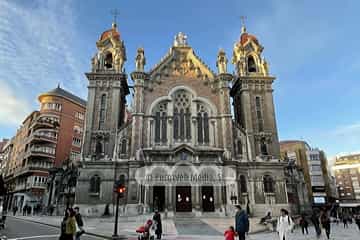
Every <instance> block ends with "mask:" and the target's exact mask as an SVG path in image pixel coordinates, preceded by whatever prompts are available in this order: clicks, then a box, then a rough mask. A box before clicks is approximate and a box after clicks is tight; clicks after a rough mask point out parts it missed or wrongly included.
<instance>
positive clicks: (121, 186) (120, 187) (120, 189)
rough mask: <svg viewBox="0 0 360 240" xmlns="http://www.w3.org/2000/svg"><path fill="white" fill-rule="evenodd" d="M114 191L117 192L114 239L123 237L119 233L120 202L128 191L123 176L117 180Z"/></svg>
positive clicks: (117, 239)
mask: <svg viewBox="0 0 360 240" xmlns="http://www.w3.org/2000/svg"><path fill="white" fill-rule="evenodd" d="M114 192H115V193H116V213H115V226H114V234H113V235H112V239H113V240H119V239H121V238H120V237H119V235H118V219H119V202H120V198H123V197H124V196H125V192H126V187H125V180H124V179H122V178H121V179H120V180H117V181H115V183H114Z"/></svg>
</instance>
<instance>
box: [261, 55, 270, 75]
mask: <svg viewBox="0 0 360 240" xmlns="http://www.w3.org/2000/svg"><path fill="white" fill-rule="evenodd" d="M261 67H262V72H263V74H264V76H267V75H269V65H268V63H267V62H266V60H265V58H263V59H262V61H261Z"/></svg>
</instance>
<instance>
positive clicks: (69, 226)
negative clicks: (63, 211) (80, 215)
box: [64, 208, 76, 240]
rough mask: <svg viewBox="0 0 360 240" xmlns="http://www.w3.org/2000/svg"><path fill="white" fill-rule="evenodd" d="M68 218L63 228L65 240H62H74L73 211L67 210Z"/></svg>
mask: <svg viewBox="0 0 360 240" xmlns="http://www.w3.org/2000/svg"><path fill="white" fill-rule="evenodd" d="M68 212H69V217H68V218H67V219H66V222H65V223H66V226H65V237H66V238H65V239H64V240H74V236H75V234H76V219H75V211H74V210H73V209H72V208H69V209H68Z"/></svg>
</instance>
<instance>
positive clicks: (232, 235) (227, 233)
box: [224, 226, 236, 240]
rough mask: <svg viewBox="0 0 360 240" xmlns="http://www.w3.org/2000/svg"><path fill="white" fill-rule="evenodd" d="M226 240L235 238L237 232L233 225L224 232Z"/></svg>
mask: <svg viewBox="0 0 360 240" xmlns="http://www.w3.org/2000/svg"><path fill="white" fill-rule="evenodd" d="M224 236H225V240H235V236H236V232H235V229H234V227H233V226H230V227H229V228H228V229H227V230H226V231H225V232H224Z"/></svg>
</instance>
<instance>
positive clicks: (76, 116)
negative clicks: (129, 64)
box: [75, 112, 85, 120]
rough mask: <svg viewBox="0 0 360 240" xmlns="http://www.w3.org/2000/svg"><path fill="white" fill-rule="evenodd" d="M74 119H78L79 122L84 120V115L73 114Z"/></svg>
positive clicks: (79, 113)
mask: <svg viewBox="0 0 360 240" xmlns="http://www.w3.org/2000/svg"><path fill="white" fill-rule="evenodd" d="M75 118H76V119H79V120H84V119H85V115H84V113H81V112H75Z"/></svg>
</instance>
